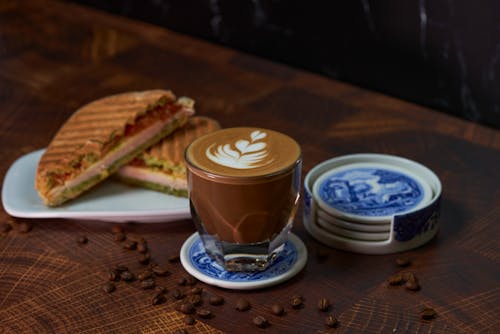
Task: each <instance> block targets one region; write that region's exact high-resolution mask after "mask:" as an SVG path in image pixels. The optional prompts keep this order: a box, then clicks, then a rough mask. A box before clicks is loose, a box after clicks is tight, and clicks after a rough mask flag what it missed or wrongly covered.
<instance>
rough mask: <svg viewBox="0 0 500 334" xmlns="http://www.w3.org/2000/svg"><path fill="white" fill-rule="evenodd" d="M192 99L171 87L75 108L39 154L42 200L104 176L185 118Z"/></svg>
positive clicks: (51, 200) (67, 195) (57, 198)
mask: <svg viewBox="0 0 500 334" xmlns="http://www.w3.org/2000/svg"><path fill="white" fill-rule="evenodd" d="M193 106H194V101H193V100H191V99H190V98H185V97H183V98H179V99H176V97H175V95H174V94H173V93H172V92H171V91H166V90H148V91H143V92H129V93H123V94H117V95H113V96H108V97H104V98H101V99H99V100H96V101H94V102H91V103H89V104H87V105H85V106H83V107H81V108H80V109H78V110H77V111H76V112H75V113H74V114H73V115H72V116H71V117H70V118H69V119H68V120H67V121H66V123H65V124H64V125H63V126H62V127H61V128H60V129H59V131H58V132H57V134H56V135H55V137H54V138H53V139H52V141H51V143H50V144H49V146H48V148H47V150H46V151H45V153H44V154H43V156H42V158H41V159H40V162H39V163H38V169H37V174H36V179H35V188H36V189H37V191H38V193H39V195H40V197H41V198H42V200H43V202H44V203H45V204H46V205H48V206H57V205H60V204H62V203H63V202H65V201H67V200H69V199H72V198H75V197H77V196H78V195H79V194H81V193H82V192H84V191H86V190H87V189H89V188H91V187H92V186H94V185H95V184H97V183H99V182H101V181H102V180H104V179H105V178H107V177H108V176H109V175H110V174H112V173H113V172H115V171H116V170H118V169H119V168H120V167H121V166H122V165H124V164H126V163H128V162H129V161H130V160H132V159H133V158H134V157H135V156H136V155H137V154H139V153H140V152H142V151H144V150H145V149H146V148H147V147H149V146H151V145H153V144H155V143H157V142H158V141H159V140H161V139H162V138H163V137H165V136H166V135H168V134H169V133H171V132H173V131H174V130H175V129H176V128H178V127H179V126H182V125H184V124H185V123H186V122H187V119H188V117H189V116H191V115H192V114H193V113H194V109H193Z"/></svg>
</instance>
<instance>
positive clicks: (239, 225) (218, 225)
mask: <svg viewBox="0 0 500 334" xmlns="http://www.w3.org/2000/svg"><path fill="white" fill-rule="evenodd" d="M185 157H186V162H187V167H188V168H187V170H188V175H187V176H188V189H189V200H190V207H191V215H192V217H193V220H194V223H195V225H196V229H197V230H198V232H199V234H200V237H201V239H202V241H203V245H204V247H205V250H206V252H207V254H208V255H209V256H210V257H211V258H213V259H214V260H216V261H217V262H218V263H219V264H220V265H222V266H223V267H224V268H225V269H226V270H228V271H259V270H264V269H266V268H267V267H268V266H269V265H270V264H271V263H272V262H273V261H274V260H275V259H276V258H277V257H278V255H279V254H280V252H281V251H282V250H283V248H284V245H285V242H286V240H287V238H288V233H289V232H290V229H291V228H292V223H293V219H294V216H295V213H296V210H297V206H298V202H299V190H300V173H301V169H302V157H301V150H300V146H299V145H298V143H297V142H296V141H295V140H293V139H292V138H290V137H289V136H287V135H285V134H282V133H279V132H276V131H272V130H267V129H261V128H250V127H238V128H228V129H222V130H218V131H215V132H212V133H210V134H207V135H204V136H203V137H200V138H198V139H196V140H195V141H193V142H192V143H191V144H190V145H189V146H188V147H187V148H186V152H185Z"/></svg>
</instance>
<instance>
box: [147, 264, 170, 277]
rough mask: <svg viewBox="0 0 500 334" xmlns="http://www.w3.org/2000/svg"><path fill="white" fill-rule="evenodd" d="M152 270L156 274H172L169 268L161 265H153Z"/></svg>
mask: <svg viewBox="0 0 500 334" xmlns="http://www.w3.org/2000/svg"><path fill="white" fill-rule="evenodd" d="M151 271H152V272H153V273H154V274H155V275H156V276H167V275H168V274H170V272H169V271H168V270H167V268H162V267H160V266H156V267H153V268H152V269H151Z"/></svg>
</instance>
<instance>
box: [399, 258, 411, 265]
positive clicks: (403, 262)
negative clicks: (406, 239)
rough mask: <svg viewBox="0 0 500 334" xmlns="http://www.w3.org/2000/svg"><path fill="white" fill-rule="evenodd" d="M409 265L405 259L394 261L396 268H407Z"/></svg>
mask: <svg viewBox="0 0 500 334" xmlns="http://www.w3.org/2000/svg"><path fill="white" fill-rule="evenodd" d="M410 264H411V261H410V259H409V258H407V257H400V258H397V259H396V265H397V266H398V267H408V266H409V265H410Z"/></svg>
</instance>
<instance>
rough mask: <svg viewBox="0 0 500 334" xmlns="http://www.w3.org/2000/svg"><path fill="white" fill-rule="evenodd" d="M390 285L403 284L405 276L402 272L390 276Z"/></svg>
mask: <svg viewBox="0 0 500 334" xmlns="http://www.w3.org/2000/svg"><path fill="white" fill-rule="evenodd" d="M388 281H389V284H390V285H401V284H403V282H404V279H403V276H402V275H401V274H395V275H392V276H391V277H389V280H388Z"/></svg>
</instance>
